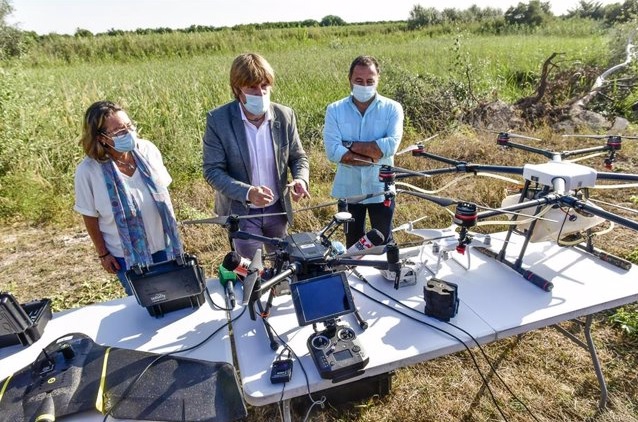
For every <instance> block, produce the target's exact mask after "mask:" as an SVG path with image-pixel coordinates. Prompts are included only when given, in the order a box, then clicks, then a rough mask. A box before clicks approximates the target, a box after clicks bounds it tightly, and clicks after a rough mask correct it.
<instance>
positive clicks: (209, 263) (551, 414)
mask: <svg viewBox="0 0 638 422" xmlns="http://www.w3.org/2000/svg"><path fill="white" fill-rule="evenodd" d="M527 135H532V136H536V137H539V138H543V139H548V141H544V142H543V143H537V144H536V146H540V147H547V148H550V149H553V150H558V151H563V150H569V149H574V148H577V147H582V146H583V145H585V144H587V145H593V144H592V142H595V141H592V140H585V141H583V140H582V139H581V140H578V139H563V138H560V137H558V136H556V135H552V134H550V133H543V132H539V133H535V134H529V133H528V134H527ZM495 137H496V135H495V134H492V133H478V134H475V133H473V132H468V133H466V134H457V135H454V136H452V137H447V138H445V139H436V140H435V141H432V142H431V143H429V144H428V148H429V150H430V151H432V152H434V153H437V154H441V155H445V156H451V157H454V158H457V159H462V160H466V161H468V162H475V163H484V164H504V165H505V164H507V165H522V164H524V163H525V162H528V161H529V162H543V161H544V159H543V158H541V157H538V156H530V155H528V154H525V153H523V152H520V151H516V150H500V149H498V148H497V147H496V146H495V142H494V141H495ZM414 141H415V140H414V139H411V140H409V139H406V140H404V145H403V146H407V145H408V144H410V143H413V142H414ZM310 154H311V157H312V168H313V171H312V193H313V198H312V200H311V201H310V203H308V204H304V205H312V204H319V203H322V202H326V201H328V200H329V199H330V198H329V195H328V192H329V186H330V182H331V180H332V167H331V166H330V165H329V163H327V162H326V160H325V158H324V156H323V151H322V150H321V149H320V148H315V150H313V151H310ZM634 157H638V147H637V145H636V144H635V143H634V144H632V143H631V141H626V142H625V143H624V144H623V149H622V151H621V152H620V156H619V159H618V162H617V170H620V171H623V172H633V173H636V172H638V159H637V158H634ZM601 161H602V159H592V160H590V161H588V162H587V164H588V165H592V166H593V167H596V168H597V169H598V170H601V171H602V170H603V169H602V167H601V166H600V165H599V164H600V162H601ZM396 164H397V165H398V166H402V167H407V168H411V169H426V168H436V167H439V165H438V164H436V163H433V162H430V161H429V160H423V159H419V158H413V157H410V156H409V155H407V154H406V155H404V156H401V157H398V158H397V161H396ZM457 176H459V175H453V176H441V177H436V178H433V179H431V180H425V179H422V180H414V179H409V180H408V181H410V182H411V183H415V184H419V185H420V186H423V187H426V188H429V189H431V188H434V187H437V186H442V185H444V184H445V183H447V182H449V181H450V180H452V179H453V178H455V177H457ZM505 188H506V186H505V184H504V183H503V182H498V181H494V180H492V179H484V178H480V179H476V178H469V179H464V180H463V181H461V182H459V183H457V184H456V185H454V186H453V187H450V188H449V189H447V190H446V191H445V192H442V194H443V195H445V196H449V197H455V198H460V199H467V200H473V201H478V202H480V203H481V204H484V205H488V206H497V205H498V204H499V203H500V200H501V199H502V196H503V194H504V190H505ZM632 194H635V190H633V191H627V190H622V191H612V192H607V191H603V192H601V193H600V194H599V193H597V196H599V197H601V198H604V197H605V196H606V197H607V199H608V200H612V201H614V202H616V203H619V204H621V205H626V206H629V205H630V203H629V197H630V195H632ZM600 195H603V196H600ZM211 201H212V195H211V191H210V189H209V187H208V186H206V185H205V183H204V182H203V181H202V182H196V183H194V184H193V185H192V187H191V188H190V189H189V190H188V191H185V190H182V191H181V193H180V194H178V195H175V197H174V202H175V204H176V209H177V213H178V218H180V219H184V216H185V215H191V214H192V213H193V212H195V211H193V210H196V212H199V213H201V214H206V213H208V210H209V209H210V206H211ZM397 203H398V207H397V216H396V223H397V224H400V223H403V222H405V221H408V220H412V219H415V218H417V217H421V216H423V215H427V216H428V218H427V219H426V220H424V221H423V222H422V223H421V224H422V227H445V226H447V225H449V218H448V217H446V214H445V213H444V212H443V211H442V210H441V209H440V208H438V207H437V206H435V205H432V204H429V203H425V202H424V201H421V200H418V199H416V198H412V197H402V196H399V198H398V199H397ZM332 212H334V207H326V208H322V209H318V210H316V211H314V212H312V213H303V214H301V213H300V214H298V216H297V219H296V227H295V230H298V231H307V230H312V229H316V228H317V227H319V226H320V225H321V224H322V223H325V222H326V221H327V219H328V218H330V215H331V213H332ZM182 230H183V231H182V234H183V238H184V240H185V244H186V248H187V250H188V251H189V252H192V253H195V254H196V255H198V256H199V258H200V261H202V262H203V263H204V264H205V268H206V272H207V274H209V275H213V273H212V267H213V266H214V265H217V264H218V263H219V262H220V261H221V258H222V257H223V255H224V254H225V252H226V251H227V240H226V235H225V232H224V231H223V229H221V228H220V227H217V226H182ZM399 240H400V241H406V240H410V239H399ZM601 240H602V243H601V246H602V247H603V248H604V249H607V250H609V251H612V252H614V253H617V254H618V255H620V256H627V255H628V253H629V252H631V251H633V250H634V249H636V246H637V244H636V240H635V233H634V232H630V231H629V230H624V229H616V230H615V231H613V232H612V233H611V234H609V235H607V236H604V237H603V238H602V239H601ZM0 262H1V263H0V272H1V275H0V286H2V290H9V291H11V292H13V293H14V294H15V295H16V296H17V298H18V299H19V300H20V301H21V302H25V301H28V300H30V299H34V298H41V297H50V298H52V299H53V301H54V306H55V309H56V310H60V309H65V308H70V307H77V306H83V305H87V304H89V303H94V302H100V301H105V300H109V299H113V298H116V297H119V296H121V295H122V294H123V291H122V289H121V288H120V287H119V283H118V282H117V281H116V280H115V279H114V278H113V277H110V276H109V275H107V274H105V273H103V272H102V271H101V268H100V267H99V265H98V262H97V260H96V259H95V253H94V251H93V249H92V246H91V242H90V240H89V238H88V236H87V235H86V233H85V231H84V229H83V227H82V226H81V221H80V219H79V218H77V219H75V220H74V223H73V224H71V225H70V226H69V227H66V228H54V227H52V226H43V227H38V226H26V225H21V224H17V225H14V226H4V227H2V228H0ZM601 282H603V281H602V280H601ZM608 316H609V313H600V314H597V315H596V316H595V324H594V328H593V334H594V339H595V342H596V346H597V347H598V352H599V356H600V359H601V362H602V367H603V371H604V374H605V376H606V378H607V383H608V386H609V394H610V396H609V397H610V399H609V405H608V409H607V410H606V411H604V412H602V413H598V412H597V405H598V399H599V389H598V383H597V380H596V377H595V374H594V371H593V367H592V363H591V359H590V357H589V355H588V353H587V352H586V351H585V350H583V349H582V348H580V347H579V346H577V345H575V344H574V343H572V342H571V341H570V340H568V339H567V338H566V337H564V336H563V335H562V334H560V333H559V332H558V331H556V330H554V329H553V328H546V329H541V330H536V331H534V332H531V333H528V334H526V335H523V336H519V337H515V338H508V339H505V340H501V341H499V342H496V343H494V344H491V345H489V346H487V347H485V351H486V353H487V355H488V356H489V358H490V360H491V361H492V363H493V365H494V366H495V368H496V370H497V371H498V374H499V375H500V377H501V378H502V379H503V380H504V381H505V383H506V384H507V385H508V386H509V388H510V389H511V390H512V391H513V392H514V393H515V394H516V396H518V398H520V399H521V400H522V401H523V402H524V403H525V404H526V405H527V407H528V408H529V409H530V410H531V412H532V413H533V414H534V415H535V417H536V418H537V419H538V420H541V421H556V420H563V421H572V420H595V421H632V420H634V421H635V420H638V401H637V400H636V397H637V396H638V370H637V369H636V368H637V367H638V365H637V364H638V352H637V350H638V348H637V346H638V341H636V340H635V339H633V340H632V339H630V338H628V337H626V336H625V335H624V334H623V333H622V332H621V331H620V330H619V329H617V328H615V327H613V326H612V325H611V324H610V323H609V322H608V319H607V318H608ZM563 326H564V327H565V328H567V329H570V330H573V331H574V332H578V327H577V326H572V325H571V324H564V325H563ZM472 350H473V352H474V353H475V354H477V355H479V350H478V349H476V348H474V349H472ZM477 359H478V360H479V362H480V365H481V370H482V371H483V373H484V374H488V373H489V368H488V366H487V365H486V364H485V361H484V360H483V359H482V358H480V357H478V358H477ZM487 377H488V379H489V380H490V387H491V388H492V390H493V392H494V395H495V397H496V399H497V400H498V401H499V404H500V406H501V408H502V409H503V411H504V412H505V414H506V415H507V418H508V420H510V421H528V420H531V419H532V417H531V416H530V414H529V413H527V412H526V411H525V410H524V408H523V407H522V406H521V405H520V403H518V402H517V401H516V400H515V399H514V398H513V397H512V396H511V395H510V394H509V393H508V392H507V390H506V388H504V386H503V385H502V383H501V382H500V381H499V380H498V379H497V378H496V377H495V376H494V375H493V374H489V375H487ZM307 408H308V402H307V400H306V399H305V398H299V399H296V400H294V401H293V419H294V420H301V419H303V417H304V415H305V413H306V411H307ZM278 418H279V413H278V410H277V407H276V406H275V405H271V406H266V407H263V408H250V409H249V418H248V419H249V420H256V421H270V420H274V419H278ZM311 419H312V420H316V421H346V420H347V421H349V420H356V421H362V422H363V421H379V420H383V421H398V420H402V421H412V420H415V421H457V420H464V421H474V420H478V421H487V420H500V419H501V418H500V416H499V414H498V412H497V410H496V408H495V406H494V404H493V402H492V400H491V398H490V395H489V393H488V391H487V390H486V388H485V385H484V384H483V383H482V380H481V378H480V376H479V374H478V372H477V370H476V368H475V367H474V365H473V364H472V361H471V359H470V357H469V354H468V353H467V352H463V353H457V354H454V355H451V356H447V357H443V358H439V359H436V360H433V361H430V362H425V363H422V364H419V365H415V366H411V367H408V368H403V369H400V370H398V371H397V372H396V375H395V377H394V382H393V387H392V391H391V393H390V394H389V395H387V396H385V397H371V398H369V399H367V400H363V401H360V402H356V403H350V404H347V405H339V406H328V407H326V408H325V409H324V410H318V409H314V410H313V412H312V415H311Z"/></svg>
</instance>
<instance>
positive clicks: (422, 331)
mask: <svg viewBox="0 0 638 422" xmlns="http://www.w3.org/2000/svg"><path fill="white" fill-rule="evenodd" d="M502 237H503V234H497V235H493V236H492V246H491V249H493V250H495V251H498V250H500V246H501V244H502V243H501V242H500V241H499V238H502ZM515 238H516V239H515V241H516V243H515V244H511V245H510V248H508V260H510V261H514V260H515V257H516V255H517V254H518V248H520V247H521V246H522V239H521V238H520V237H518V236H515ZM446 242H455V241H454V239H449V240H443V241H442V244H443V245H444V246H445V244H446ZM474 244H477V245H478V246H484V245H483V244H480V242H475V243H474ZM450 249H453V247H451V248H450ZM466 254H467V252H466ZM514 254H516V255H514ZM450 255H456V257H457V258H458V260H459V261H460V262H461V263H463V264H464V266H467V255H465V256H461V255H459V254H458V253H457V252H450ZM367 258H369V257H366V259H367ZM375 258H376V259H378V257H375ZM421 258H422V260H423V261H424V262H425V263H426V265H427V266H428V268H430V269H431V270H433V271H434V272H436V277H437V278H440V279H443V280H445V281H448V282H452V283H455V284H457V285H458V294H459V298H460V305H459V309H458V314H457V315H456V316H455V317H454V318H453V319H452V320H450V322H451V323H452V324H454V325H456V326H458V327H461V328H462V329H464V330H466V331H468V332H469V333H471V334H472V336H473V337H474V338H475V339H477V340H478V341H479V342H481V343H489V342H491V341H494V340H496V339H498V338H503V337H506V336H510V335H514V334H518V333H522V332H527V331H530V330H533V329H535V328H539V327H543V326H547V325H551V324H555V323H558V322H561V321H565V320H569V319H571V318H574V317H577V316H582V315H587V314H591V313H594V312H598V311H600V310H603V309H608V308H611V307H615V306H620V305H622V304H626V303H630V302H633V301H636V300H638V267H636V266H633V267H632V268H631V270H630V271H625V270H622V269H619V268H616V267H614V266H611V265H609V264H607V263H605V262H602V261H601V260H599V259H598V258H595V257H593V256H590V255H588V254H586V253H585V252H582V251H579V250H577V249H574V248H561V247H558V246H556V245H555V244H552V243H550V242H542V243H535V244H530V245H529V247H528V252H527V254H526V255H525V259H524V261H523V262H524V265H523V266H524V268H526V269H530V270H531V271H533V272H535V273H537V274H538V275H540V276H543V277H545V278H546V279H549V280H551V281H552V282H553V283H554V289H553V291H552V292H545V291H543V290H541V289H540V288H538V287H536V286H534V285H533V284H531V283H530V282H529V281H527V280H525V279H524V278H523V277H522V276H521V275H520V274H518V273H517V272H515V271H514V270H512V269H511V268H509V267H507V266H506V265H505V264H502V263H499V262H497V261H495V260H493V259H492V258H489V257H487V256H484V255H482V254H480V253H479V252H476V251H471V252H470V267H469V270H467V269H465V268H464V266H462V265H459V263H457V262H456V261H455V260H453V259H451V258H450V259H448V260H442V261H441V262H440V265H438V266H437V265H436V263H437V257H436V256H435V255H433V254H432V250H431V246H429V245H428V246H424V247H423V254H422V255H421ZM358 270H359V272H360V273H361V274H363V275H364V276H365V277H366V279H367V280H368V281H369V282H370V284H371V285H372V286H374V287H376V288H379V289H381V290H382V291H384V292H385V293H387V294H389V295H390V296H392V297H394V298H396V299H398V300H400V301H401V302H402V303H404V304H405V305H407V306H409V307H410V308H413V309H415V310H417V311H419V312H418V313H416V312H410V311H404V312H408V313H410V315H412V316H416V317H417V318H419V319H420V320H422V321H425V322H427V323H428V324H432V325H435V326H437V327H440V328H442V329H444V330H445V331H448V332H450V333H452V334H454V335H455V336H457V337H459V338H460V339H461V340H463V341H464V342H465V343H466V344H467V345H468V346H470V347H472V346H473V345H474V343H473V341H472V340H471V339H470V338H469V337H468V336H467V335H465V334H463V333H462V332H460V331H459V330H456V329H454V328H453V327H452V326H450V325H448V324H445V323H443V322H440V321H438V320H436V319H433V318H430V317H427V316H425V315H424V314H423V310H424V299H423V287H424V284H425V282H426V281H427V280H428V279H429V278H431V277H432V274H431V273H430V272H428V271H427V270H422V271H420V272H419V275H418V279H417V280H418V281H417V284H416V285H414V286H406V287H401V288H400V289H399V290H394V288H393V287H392V282H391V281H388V280H386V279H384V278H383V277H381V276H380V275H379V273H378V271H377V270H375V269H374V268H371V267H364V266H359V267H358ZM349 282H350V285H351V286H352V287H353V297H354V301H355V304H356V305H357V307H358V308H359V310H360V313H361V315H362V316H363V318H364V319H365V320H366V321H367V322H368V324H369V328H368V329H367V330H365V331H363V330H362V329H361V328H359V326H358V324H357V322H356V319H355V318H354V316H353V315H346V316H344V317H343V318H342V319H343V321H342V323H345V324H346V325H349V326H350V327H351V328H353V329H354V330H355V332H356V333H357V336H358V338H359V340H360V341H361V343H362V345H363V347H364V349H365V350H366V352H367V354H368V356H369V357H370V362H369V364H368V365H367V366H366V367H365V373H364V374H363V375H361V376H359V377H358V378H353V379H351V380H348V381H353V380H356V379H360V378H365V377H370V376H374V375H378V374H382V373H385V372H388V371H391V370H393V369H396V368H398V367H403V366H406V365H410V364H414V363H418V362H421V361H425V360H429V359H433V358H435V357H439V356H442V355H446V354H449V353H453V352H456V351H459V350H463V349H464V348H465V346H464V345H463V344H461V343H460V342H459V341H457V340H456V339H454V338H452V337H451V336H448V335H446V334H443V333H441V332H438V331H436V330H435V329H433V328H430V327H427V326H425V325H423V324H420V323H417V322H415V321H412V320H410V319H408V318H406V317H405V316H402V315H399V314H398V313H395V312H394V311H392V310H390V309H388V308H386V307H383V306H381V305H379V304H377V303H375V302H373V301H372V300H370V299H368V298H367V297H365V296H364V295H363V294H361V293H359V292H358V291H357V290H360V291H363V292H364V293H365V294H367V295H370V296H372V297H375V298H377V299H379V300H381V301H382V302H384V303H392V301H390V300H389V299H387V298H385V297H383V296H382V295H380V294H379V293H378V292H375V291H374V290H373V289H372V288H371V286H370V285H367V284H365V283H364V282H362V281H360V280H359V279H357V278H356V277H355V276H353V275H350V277H349ZM265 298H266V296H264V297H263V299H264V300H265ZM274 304H275V306H274V307H273V310H272V312H271V316H270V318H269V319H268V320H269V322H270V324H271V325H272V326H273V327H274V329H275V331H276V332H277V333H278V334H279V335H280V336H281V337H282V338H283V339H284V340H285V341H286V342H287V343H288V344H289V345H290V346H291V347H292V348H293V350H294V351H295V353H296V354H297V355H299V356H300V358H301V363H302V364H303V367H304V368H305V370H306V373H307V374H308V378H309V384H310V390H311V391H313V392H314V391H319V390H324V389H326V388H330V387H334V386H335V385H340V384H333V383H332V382H331V381H330V380H324V379H321V378H320V377H319V373H318V371H317V369H316V367H315V365H314V363H313V361H312V358H311V357H310V355H309V352H308V349H307V346H306V341H307V339H308V337H309V336H310V335H311V333H312V327H311V326H306V327H301V328H300V327H299V326H298V323H297V319H296V316H295V311H294V307H293V304H292V300H291V297H290V296H289V295H288V296H282V297H278V298H276V299H275V301H274ZM392 305H393V306H395V307H398V305H396V304H394V303H393V304H392ZM239 311H240V309H239V307H238V308H236V310H235V311H234V315H237V314H238V313H239ZM233 327H234V328H233V329H234V338H235V347H236V351H237V359H238V365H239V368H238V369H239V370H240V374H241V381H242V384H243V389H244V397H245V399H246V401H247V402H248V403H249V404H251V405H256V406H261V405H265V404H268V403H273V402H277V401H279V400H280V399H281V397H282V385H281V384H278V385H273V384H271V383H270V379H269V376H270V367H271V364H272V361H273V360H274V359H275V358H276V356H277V353H278V352H273V351H272V350H271V349H270V343H269V341H268V338H267V336H266V333H265V329H264V326H263V324H262V323H261V321H259V318H258V320H257V321H252V320H251V319H250V318H249V316H248V312H246V313H245V314H244V315H243V316H242V317H241V318H240V319H239V320H238V321H236V322H235V323H234V324H233ZM279 350H281V349H279ZM341 384H343V383H341ZM307 392H308V389H307V387H306V381H305V378H304V376H303V372H302V370H301V368H300V366H299V363H298V362H297V361H295V364H294V368H293V377H292V380H291V382H289V383H287V384H286V386H285V388H284V391H283V398H284V399H286V398H291V397H296V396H301V395H304V394H307ZM315 398H316V397H315Z"/></svg>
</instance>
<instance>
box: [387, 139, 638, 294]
mask: <svg viewBox="0 0 638 422" xmlns="http://www.w3.org/2000/svg"><path fill="white" fill-rule="evenodd" d="M520 137H523V136H520ZM523 138H525V137H523ZM621 142H622V141H621V137H620V136H617V135H613V136H608V137H607V143H606V144H605V145H603V146H599V147H592V148H583V149H578V150H573V151H563V152H554V151H549V150H545V149H541V148H535V147H532V146H529V145H525V144H519V143H515V142H511V141H510V136H509V134H508V133H505V132H501V133H499V134H498V137H497V144H498V145H499V146H502V147H512V148H517V149H521V150H525V151H528V152H532V153H536V154H540V155H543V156H545V157H547V158H550V159H551V160H552V161H554V162H560V161H561V160H562V159H564V158H568V157H572V156H578V155H582V154H587V153H592V152H604V151H607V152H609V155H608V156H607V158H606V159H605V161H604V164H605V166H606V167H608V168H610V167H611V164H612V163H613V162H614V161H615V154H616V152H617V151H618V150H620V147H621ZM412 155H413V156H416V157H425V158H430V159H433V160H435V161H439V162H443V163H446V164H450V165H452V167H446V168H439V169H433V170H425V171H419V172H414V171H409V172H405V171H404V170H405V169H400V168H393V167H392V166H382V167H381V168H380V171H379V180H382V181H389V182H390V183H393V182H394V180H396V179H404V178H407V177H413V176H419V175H422V176H426V177H427V176H434V175H439V174H446V173H474V174H476V173H478V172H486V173H505V174H515V175H523V173H524V167H515V166H497V165H484V164H473V163H467V162H465V161H460V160H455V159H452V158H448V157H443V156H440V155H436V154H433V153H430V152H427V151H425V149H424V147H423V145H422V144H417V145H416V148H415V149H413V150H412ZM596 180H613V181H623V182H626V181H633V182H635V181H638V175H634V174H627V173H612V172H597V173H596ZM581 190H582V195H580V194H579V195H575V194H569V193H566V192H565V189H564V180H563V179H561V177H560V176H558V177H556V178H555V180H552V186H543V185H539V184H538V183H537V182H532V181H529V180H526V181H525V184H524V186H523V188H522V190H521V193H520V197H519V203H517V204H513V205H509V206H505V207H501V208H498V209H494V210H487V211H481V212H478V211H477V206H476V205H475V204H472V203H470V202H464V201H457V200H454V199H450V198H443V197H439V196H435V195H428V194H424V193H421V192H414V191H408V190H402V189H397V190H396V192H397V193H406V194H410V195H413V196H416V197H419V198H422V199H426V200H428V201H431V202H434V203H436V204H438V205H441V206H443V207H447V206H450V205H454V204H456V211H455V214H454V219H453V222H454V223H455V224H457V225H458V226H460V228H461V230H460V233H459V246H458V247H457V249H463V248H464V246H465V245H467V244H469V243H470V242H471V237H469V236H468V231H469V229H470V228H471V227H473V226H475V225H476V223H477V221H478V220H479V219H485V218H489V217H493V216H497V215H501V214H508V213H513V215H512V217H511V218H512V220H513V221H516V219H517V217H518V215H517V214H515V213H514V212H515V211H519V210H524V209H529V208H535V211H534V214H533V215H537V214H538V213H539V212H540V211H541V210H542V208H543V207H545V206H567V207H569V208H573V209H575V210H577V211H581V212H585V213H589V214H592V215H595V216H598V217H601V218H604V219H606V220H609V221H611V222H614V223H617V224H620V225H622V226H624V227H627V228H629V229H632V230H636V231H638V222H637V221H635V220H632V219H629V218H625V217H622V216H620V215H617V214H614V213H612V212H609V211H605V210H603V209H602V208H599V207H594V206H592V205H590V204H589V203H588V202H587V201H586V199H587V198H588V197H589V189H588V188H581V189H579V191H581ZM583 198H584V199H583ZM523 201H525V202H523ZM536 222H537V220H533V221H532V222H531V223H530V225H529V228H528V229H527V230H526V232H525V233H524V237H525V240H524V244H523V246H522V248H521V250H520V252H519V255H518V257H517V259H516V261H515V262H510V261H507V260H506V259H505V252H506V248H507V245H508V244H509V240H510V238H511V235H512V233H513V232H514V231H515V230H516V228H515V226H514V225H510V228H509V229H508V232H507V234H506V238H505V241H504V243H503V247H502V249H501V250H500V252H499V253H498V254H495V253H493V252H492V251H490V250H487V249H485V248H479V251H480V252H483V253H485V254H487V255H489V256H492V257H493V258H495V259H497V260H498V261H500V262H502V263H504V264H506V265H507V266H509V267H510V268H512V269H514V270H515V271H517V272H518V273H520V274H521V275H522V276H523V277H524V278H526V279H527V280H529V281H531V282H532V283H534V284H535V285H537V286H539V287H541V288H542V289H544V290H546V291H550V290H551V289H552V287H553V286H552V283H551V282H550V281H548V280H545V279H543V278H542V277H540V276H538V275H537V274H535V273H533V272H531V271H529V270H526V269H523V267H522V262H523V257H524V256H525V252H526V249H527V246H528V244H529V242H530V239H531V237H532V234H533V231H534V227H535V225H536ZM587 232H588V236H586V244H585V245H582V244H577V245H575V246H576V247H578V248H579V249H581V250H584V251H586V252H588V253H590V254H592V255H594V256H596V257H597V258H599V259H601V260H603V261H605V262H608V263H610V264H612V265H615V266H617V267H620V268H622V269H624V270H629V268H631V263H630V262H629V261H626V260H624V259H622V258H619V257H617V256H614V255H611V254H608V253H606V252H603V251H601V250H600V249H597V248H595V247H594V245H593V242H592V236H591V235H590V234H591V230H587Z"/></svg>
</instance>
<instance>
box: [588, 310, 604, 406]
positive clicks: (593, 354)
mask: <svg viewBox="0 0 638 422" xmlns="http://www.w3.org/2000/svg"><path fill="white" fill-rule="evenodd" d="M591 323H592V316H591V315H587V319H586V320H585V339H586V340H587V345H588V346H589V354H590V355H591V360H592V363H593V364H594V371H596V378H598V385H600V401H599V402H598V408H599V409H600V410H603V409H604V408H605V406H607V383H606V382H605V376H604V375H603V371H602V369H601V367H600V361H599V360H598V354H597V353H596V346H595V345H594V340H593V339H592V337H591Z"/></svg>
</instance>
